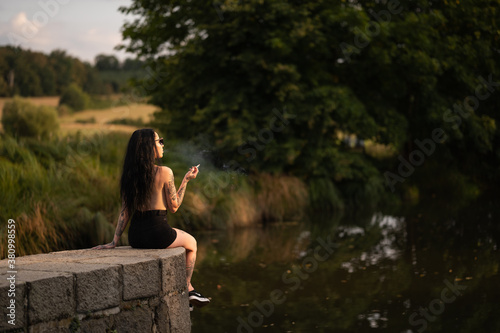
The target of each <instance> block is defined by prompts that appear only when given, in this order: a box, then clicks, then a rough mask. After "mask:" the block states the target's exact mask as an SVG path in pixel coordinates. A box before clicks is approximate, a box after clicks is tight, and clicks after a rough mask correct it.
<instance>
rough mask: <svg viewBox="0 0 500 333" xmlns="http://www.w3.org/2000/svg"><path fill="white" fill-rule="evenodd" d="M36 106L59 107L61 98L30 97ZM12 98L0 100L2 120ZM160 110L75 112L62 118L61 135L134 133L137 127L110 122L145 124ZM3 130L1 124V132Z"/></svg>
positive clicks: (131, 108)
mask: <svg viewBox="0 0 500 333" xmlns="http://www.w3.org/2000/svg"><path fill="white" fill-rule="evenodd" d="M27 99H28V100H29V101H30V102H31V103H33V104H35V105H48V106H53V107H57V105H58V104H59V97H58V96H53V97H30V98H27ZM9 100H11V98H0V118H1V117H2V110H3V106H4V104H5V102H7V101H9ZM157 109H158V108H157V107H155V106H153V105H149V104H130V105H124V106H118V107H112V108H109V109H104V110H85V111H80V112H75V113H73V114H71V115H64V116H60V118H59V120H60V122H61V133H62V134H68V133H74V132H77V131H82V132H84V133H86V134H93V133H95V132H97V131H105V132H109V131H119V132H125V133H132V132H133V131H134V130H136V129H137V127H136V126H130V125H116V124H108V122H110V121H113V120H120V119H134V120H135V119H139V118H140V119H141V120H142V121H143V122H144V123H147V122H149V121H150V120H152V115H153V113H154V112H155V111H156V110H157ZM1 129H2V127H1V124H0V130H1Z"/></svg>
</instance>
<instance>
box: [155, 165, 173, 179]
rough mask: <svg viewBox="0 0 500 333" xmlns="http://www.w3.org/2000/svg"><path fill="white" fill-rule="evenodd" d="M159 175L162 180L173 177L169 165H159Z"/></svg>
mask: <svg viewBox="0 0 500 333" xmlns="http://www.w3.org/2000/svg"><path fill="white" fill-rule="evenodd" d="M159 168H160V175H161V178H162V179H163V180H164V181H168V180H170V179H172V178H173V177H174V173H173V172H172V169H170V168H169V167H167V166H160V167H159Z"/></svg>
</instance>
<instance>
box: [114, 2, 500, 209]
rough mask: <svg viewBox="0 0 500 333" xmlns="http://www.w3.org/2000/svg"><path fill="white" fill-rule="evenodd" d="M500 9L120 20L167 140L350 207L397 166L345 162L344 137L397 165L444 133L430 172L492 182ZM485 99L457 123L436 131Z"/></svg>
mask: <svg viewBox="0 0 500 333" xmlns="http://www.w3.org/2000/svg"><path fill="white" fill-rule="evenodd" d="M395 4H396V5H395ZM499 7H500V1H498V0H482V1H479V2H462V1H461V2H439V3H436V2H432V3H431V2H427V1H400V2H387V1H376V0H371V1H364V2H357V1H354V2H352V1H351V2H346V1H343V0H336V1H330V0H328V1H327V0H320V1H314V2H300V1H294V0H284V1H283V0H273V1H259V0H251V1H245V2H241V1H229V0H226V1H220V2H208V1H207V2H205V1H191V2H182V3H179V2H177V1H140V0H135V1H133V2H132V4H131V5H130V6H128V7H122V8H121V11H122V12H123V13H125V14H129V15H135V19H134V20H133V21H132V22H130V23H125V25H124V27H123V37H124V40H125V41H126V42H125V43H124V44H123V45H122V48H124V49H125V50H127V51H129V52H133V53H135V54H136V55H137V56H139V57H143V58H147V59H150V60H149V65H150V66H151V68H153V70H154V71H155V73H157V76H156V81H154V79H155V78H152V79H151V78H150V79H149V80H146V81H144V82H143V83H142V84H143V85H145V84H149V85H150V86H151V87H152V88H151V94H152V103H154V104H155V105H158V106H160V107H161V108H162V111H161V112H160V113H158V114H157V117H156V123H157V124H158V126H160V128H161V129H162V130H164V131H165V132H167V133H169V134H170V135H172V136H175V137H178V138H181V139H184V140H192V141H198V143H203V144H205V145H209V146H211V147H212V148H213V150H215V151H216V152H217V153H218V154H219V157H220V159H221V160H223V161H225V162H226V163H228V162H229V161H233V162H234V161H236V162H237V163H238V165H239V166H240V167H241V168H243V169H245V170H247V171H250V172H260V171H262V170H264V171H269V172H275V173H280V172H284V173H291V174H294V175H297V176H299V177H301V178H303V179H305V180H308V179H311V178H318V179H327V180H329V181H332V182H334V183H335V184H336V187H337V188H338V189H339V190H340V191H341V192H342V194H343V195H342V196H353V197H354V198H358V199H357V201H356V200H354V201H353V202H358V203H359V201H360V200H361V198H363V197H366V194H362V193H361V192H366V193H369V195H370V196H371V197H377V196H379V195H381V192H382V191H384V190H385V189H384V179H383V175H382V174H383V172H384V171H385V170H397V167H398V163H399V160H398V159H397V158H395V157H392V158H390V159H388V160H386V161H378V160H377V159H375V158H372V157H370V156H367V155H366V154H363V153H359V152H357V153H354V152H352V151H350V150H349V149H345V148H344V147H343V146H342V142H341V140H340V139H339V138H341V137H342V135H348V134H355V135H356V136H357V137H358V138H361V139H369V140H370V141H373V142H377V143H382V144H386V145H388V146H390V147H393V148H394V149H396V150H397V152H398V153H400V154H402V156H403V157H406V158H408V155H409V154H410V153H411V152H412V151H413V150H414V149H416V148H417V147H416V146H415V144H414V141H415V140H416V139H420V140H423V139H425V138H429V137H431V133H432V131H433V130H434V129H436V128H442V129H443V130H444V131H445V132H446V133H447V134H448V140H447V141H446V142H445V143H444V144H443V150H442V153H440V154H439V156H437V154H436V155H435V156H432V158H435V159H437V160H438V161H440V163H441V165H442V167H444V168H446V165H448V164H459V165H460V172H462V173H464V174H470V175H474V177H475V179H477V180H478V181H481V182H482V184H483V186H489V185H491V184H492V183H491V181H494V182H498V181H499V180H500V178H499V176H500V173H499V171H498V168H496V167H495V166H496V165H498V163H499V162H500V160H499V159H500V147H499V145H498V142H499V130H498V128H497V126H496V122H497V121H498V112H496V109H498V106H499V105H500V94H499V93H498V92H497V91H496V90H498V89H499V88H498V83H496V82H497V81H498V80H500V77H498V72H499V69H500V67H499V63H500V57H499V56H498V52H499V51H498V50H499V49H500V38H499V36H498V20H497V19H496V14H495V13H496V11H498V9H499ZM464 55H466V56H465V57H464ZM480 76H481V77H483V78H484V79H485V80H486V81H493V83H492V84H490V85H489V87H487V86H486V85H485V84H484V81H483V80H482V79H481V77H480ZM164 78H167V79H164ZM153 82H154V83H155V84H152V83H153ZM487 89H490V91H489V94H488V98H487V99H485V100H481V102H480V107H479V108H477V109H476V110H472V108H470V107H469V108H467V107H466V109H468V113H467V118H466V119H461V120H462V121H461V123H458V121H456V120H454V121H450V120H449V118H447V117H445V114H446V112H447V110H449V109H453V105H454V104H455V103H457V102H460V103H462V102H463V101H464V99H465V98H466V97H467V96H471V95H472V96H474V94H475V93H478V94H481V95H482V96H484V95H486V93H488V91H487ZM459 120H460V119H459ZM391 149H392V148H391ZM233 164H234V163H233ZM485 170H487V171H488V172H487V173H485V172H484V171H485ZM490 171H491V172H490ZM396 172H397V171H396ZM325 191H328V192H330V193H333V192H332V190H327V188H325Z"/></svg>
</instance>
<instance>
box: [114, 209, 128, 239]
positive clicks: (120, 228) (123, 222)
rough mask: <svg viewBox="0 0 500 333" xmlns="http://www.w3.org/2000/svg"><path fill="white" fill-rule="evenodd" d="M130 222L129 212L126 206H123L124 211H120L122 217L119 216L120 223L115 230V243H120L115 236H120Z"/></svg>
mask: <svg viewBox="0 0 500 333" xmlns="http://www.w3.org/2000/svg"><path fill="white" fill-rule="evenodd" d="M127 223H128V214H127V210H126V209H125V207H123V208H122V211H121V212H120V217H119V218H118V224H117V225H116V230H115V236H117V237H113V241H112V243H113V244H116V243H118V241H115V238H118V239H119V238H120V237H121V235H122V234H123V232H124V231H125V227H126V226H127Z"/></svg>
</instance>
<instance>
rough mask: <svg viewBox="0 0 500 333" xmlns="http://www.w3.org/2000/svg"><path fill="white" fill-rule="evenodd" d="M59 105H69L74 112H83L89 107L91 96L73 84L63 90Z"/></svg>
mask: <svg viewBox="0 0 500 333" xmlns="http://www.w3.org/2000/svg"><path fill="white" fill-rule="evenodd" d="M59 105H67V106H69V107H70V108H71V109H72V110H73V111H82V110H85V109H87V108H88V107H89V105H90V96H89V95H87V94H86V93H84V92H83V91H82V89H81V88H80V87H78V86H77V85H76V84H74V83H73V84H70V85H69V86H68V87H67V88H66V89H65V90H63V92H62V95H61V99H60V100H59Z"/></svg>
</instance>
